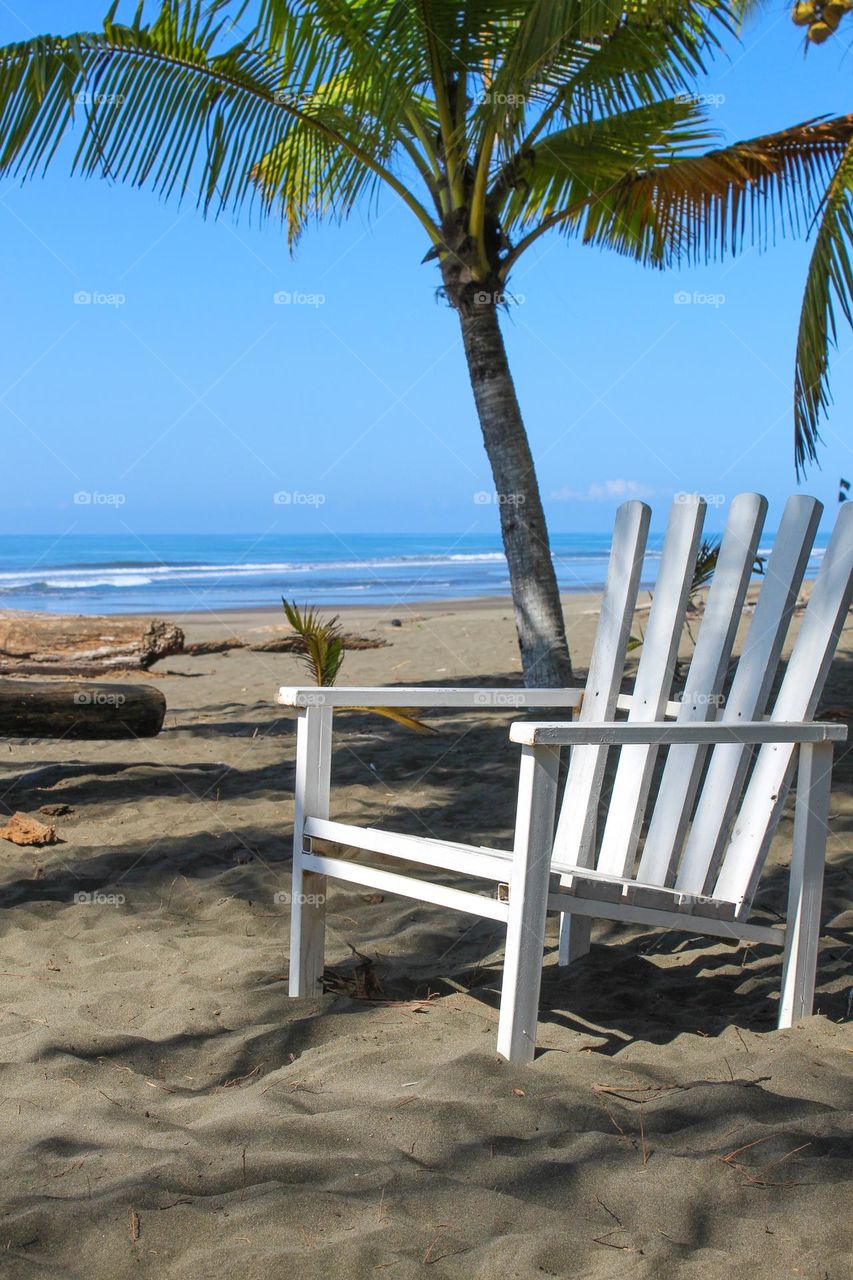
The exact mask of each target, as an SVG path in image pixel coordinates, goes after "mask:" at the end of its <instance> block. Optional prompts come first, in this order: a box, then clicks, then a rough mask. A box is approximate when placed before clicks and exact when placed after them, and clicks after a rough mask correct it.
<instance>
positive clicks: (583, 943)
mask: <svg viewBox="0 0 853 1280" xmlns="http://www.w3.org/2000/svg"><path fill="white" fill-rule="evenodd" d="M591 933H592V918H591V916H573V915H572V914H571V912H570V911H564V912H562V914H561V915H560V964H561V965H567V964H571V963H572V962H573V961H574V960H579V959H580V958H581V956H585V955H587V954H588V952H589V947H590V935H591Z"/></svg>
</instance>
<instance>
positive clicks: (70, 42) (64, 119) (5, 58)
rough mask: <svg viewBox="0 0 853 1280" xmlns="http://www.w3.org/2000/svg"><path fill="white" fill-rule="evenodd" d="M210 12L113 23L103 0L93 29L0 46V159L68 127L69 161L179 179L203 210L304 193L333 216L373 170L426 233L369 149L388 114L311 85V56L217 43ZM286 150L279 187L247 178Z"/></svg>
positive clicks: (38, 152) (96, 170) (53, 144)
mask: <svg viewBox="0 0 853 1280" xmlns="http://www.w3.org/2000/svg"><path fill="white" fill-rule="evenodd" d="M222 12H223V5H222V3H221V0H220V2H219V3H215V4H214V5H212V6H211V5H206V6H205V5H202V4H201V3H200V0H162V4H161V8H160V11H159V14H158V16H157V18H156V19H155V21H154V22H152V23H151V24H148V25H146V24H144V23H143V20H142V8H141V6H140V9H139V10H138V12H137V14H136V17H135V19H134V22H133V23H132V24H130V25H127V26H125V25H121V24H118V23H116V22H115V21H114V13H115V6H114V7H113V9H112V10H111V11H110V13H109V14H108V16H107V19H106V20H105V23H104V29H103V31H101V32H92V33H83V34H77V35H73V36H68V37H56V36H41V37H36V38H33V39H31V40H27V41H23V42H20V43H18V44H15V45H9V46H7V47H6V48H4V49H2V50H0V173H9V174H12V175H13V176H17V177H20V178H22V179H26V178H29V177H32V176H34V175H35V174H36V173H42V172H44V170H45V169H46V168H47V166H48V165H49V163H50V162H51V160H52V159H53V158H54V157H55V155H56V153H57V149H58V148H59V146H60V144H61V142H62V140H63V138H64V137H65V136H66V134H71V133H72V132H74V133H75V135H76V137H77V139H78V142H77V149H76V153H75V156H74V160H73V165H72V167H73V169H74V170H75V171H77V172H80V173H82V174H83V175H84V176H91V175H95V174H98V175H107V176H109V177H111V178H114V179H115V180H117V181H126V182H129V183H131V184H132V185H134V186H140V187H144V186H147V187H150V188H152V189H153V190H154V191H156V192H157V193H158V194H159V195H161V196H164V197H168V196H171V195H173V194H177V195H178V196H184V195H186V194H188V193H189V194H192V195H194V196H195V198H196V200H197V202H198V204H199V205H200V206H201V208H202V209H203V210H204V212H208V211H210V210H213V211H214V212H220V211H221V210H223V209H225V208H226V207H227V208H230V209H232V210H235V211H237V210H239V209H240V208H241V206H242V205H243V203H244V202H245V201H246V200H247V199H250V198H256V199H258V200H259V201H260V205H261V210H262V212H264V213H268V212H270V211H272V210H273V209H275V208H276V206H277V204H280V205H281V208H282V210H283V211H284V212H287V208H288V202H289V204H290V206H291V209H292V210H303V209H304V208H305V206H306V205H307V204H311V203H313V204H314V205H318V204H319V205H321V206H322V207H323V208H325V209H329V208H331V209H332V210H333V211H334V213H335V214H336V215H337V216H339V217H344V216H346V214H347V213H348V212H349V211H350V210H351V209H352V207H353V205H354V204H355V203H356V202H357V201H358V200H359V199H360V198H361V197H362V196H363V195H364V194H365V193H369V192H370V191H371V190H372V189H373V188H374V185H375V183H376V181H377V179H380V180H382V181H385V182H386V183H387V184H388V185H389V186H391V187H392V188H393V189H394V190H395V191H396V193H397V194H398V195H399V196H400V198H401V199H402V200H403V201H404V202H405V203H406V204H407V205H408V206H409V207H410V208H411V209H412V211H413V212H414V213H415V214H416V216H417V217H418V218H419V220H420V221H421V223H422V224H423V225H424V227H425V228H426V229H427V230H428V232H429V233H430V235H431V236H433V237H434V236H435V235H437V232H436V229H435V224H434V223H433V221H432V220H431V219H430V217H429V215H428V214H427V212H426V210H425V209H424V208H423V206H422V205H421V203H420V202H419V201H418V200H417V199H416V197H415V196H414V195H413V194H412V193H411V192H410V191H409V190H408V189H407V188H406V187H405V186H404V185H403V184H402V183H400V182H399V181H398V180H397V179H396V178H395V176H394V175H393V174H392V173H391V172H390V170H386V169H384V168H383V167H382V164H381V163H380V161H379V159H378V158H377V157H378V156H380V155H381V156H387V155H388V154H389V153H390V150H391V149H392V139H391V137H390V134H391V133H392V131H393V125H394V123H395V122H394V121H391V122H389V121H382V122H379V121H376V120H374V121H373V123H372V132H371V128H368V127H366V125H365V121H364V119H362V118H361V117H360V116H358V114H357V113H355V112H353V111H351V110H349V111H348V110H344V109H343V108H342V103H341V101H340V100H339V99H337V98H336V97H335V95H334V94H332V93H326V94H325V95H323V94H320V93H318V92H317V84H316V82H315V80H314V79H312V76H313V74H314V72H315V71H316V64H315V63H313V62H310V61H309V62H308V63H300V62H299V60H298V59H294V60H292V61H290V62H288V61H286V60H282V59H273V58H270V56H269V52H268V51H267V50H265V49H264V48H263V47H259V46H257V45H256V44H255V43H254V42H253V37H252V33H250V34H249V35H247V36H245V37H243V38H242V39H240V40H238V41H237V42H236V43H234V44H232V45H230V46H228V47H222V42H223V39H224V36H225V35H226V34H228V33H229V31H230V27H229V25H228V24H227V22H226V19H225V18H224V17H223V16H222ZM297 150H298V151H299V155H300V164H299V165H297V166H295V168H294V174H295V179H294V181H295V187H294V190H293V191H292V192H284V193H282V191H281V190H280V188H278V187H275V186H273V185H272V184H270V183H266V184H264V183H261V184H257V183H256V182H255V178H254V175H255V173H256V166H257V163H258V161H260V160H262V158H263V157H264V156H275V155H281V154H287V153H291V154H292V153H294V152H296V151H297ZM324 166H325V167H324ZM327 170H328V173H327ZM289 173H290V171H289V170H287V171H286V175H287V176H289ZM309 192H310V196H309Z"/></svg>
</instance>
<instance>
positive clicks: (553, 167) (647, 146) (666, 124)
mask: <svg viewBox="0 0 853 1280" xmlns="http://www.w3.org/2000/svg"><path fill="white" fill-rule="evenodd" d="M714 136H715V135H714V133H713V132H712V130H711V129H710V128H709V127H708V125H707V123H706V121H705V116H704V112H703V110H702V109H701V108H700V107H699V106H698V105H697V103H696V102H695V101H694V100H692V99H669V100H666V101H663V102H653V103H649V104H648V105H645V106H642V107H636V108H634V109H633V110H630V111H626V110H621V111H619V112H618V113H616V114H614V115H610V116H605V117H603V118H599V119H589V120H584V121H580V122H578V123H576V124H571V125H568V126H567V127H566V128H564V129H560V130H555V131H553V132H551V133H549V134H547V135H546V136H545V137H543V138H541V139H539V141H538V142H537V143H536V145H535V146H534V147H532V148H531V149H530V151H529V152H528V153H527V154H526V156H525V157H524V159H523V161H522V162H521V163H520V165H519V166H518V168H517V170H516V172H515V173H514V175H513V182H512V184H511V186H510V189H509V192H508V198H507V199H506V202H505V204H504V205H503V208H502V210H501V220H502V225H503V227H504V229H505V231H507V233H509V234H511V233H512V232H513V231H514V230H515V229H524V228H527V227H529V226H531V225H535V224H537V223H539V222H540V221H541V220H543V219H545V218H548V217H550V216H551V215H552V214H554V212H555V211H557V210H560V209H564V208H566V207H567V206H569V207H570V206H572V205H576V204H577V205H581V204H583V203H585V202H588V201H590V200H595V199H596V197H597V196H599V195H605V194H606V193H607V192H609V191H610V190H611V189H612V188H613V187H614V186H616V185H617V184H618V183H619V182H621V180H622V179H623V178H625V176H626V175H633V174H634V173H636V172H637V171H638V170H640V169H649V168H652V167H655V166H658V165H661V164H665V163H667V162H668V161H669V160H670V158H671V157H672V156H673V155H674V154H678V153H679V152H684V151H685V150H686V149H687V148H688V147H697V146H699V145H700V144H702V143H705V144H707V143H708V142H709V141H710V140H711V139H713V138H714ZM494 195H495V196H496V197H497V198H500V192H499V191H496V192H495V193H494Z"/></svg>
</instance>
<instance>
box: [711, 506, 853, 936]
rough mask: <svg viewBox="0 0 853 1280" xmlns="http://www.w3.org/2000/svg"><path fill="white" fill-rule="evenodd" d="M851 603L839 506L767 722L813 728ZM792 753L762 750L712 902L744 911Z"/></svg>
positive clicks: (847, 531) (848, 519)
mask: <svg viewBox="0 0 853 1280" xmlns="http://www.w3.org/2000/svg"><path fill="white" fill-rule="evenodd" d="M851 597H853V507H848V506H846V505H845V506H844V507H842V508H841V510H840V512H839V514H838V520H837V521H836V525H835V529H834V530H833V533H832V537H831V538H830V541H829V545H828V547H827V549H826V553H825V555H824V558H823V563H822V565H821V568H820V572H819V574H818V576H817V580H816V582H815V584H814V587H813V589H812V593H811V596H810V598H809V602H808V605H807V606H806V611H805V614H804V615H803V621H802V625H801V627H800V633H799V635H798V636H797V640H796V643H795V645H794V650H793V653H792V654H791V658H790V661H789V662H788V667H787V670H786V672H785V678H784V679H783V681H782V686H781V688H780V690H779V696H778V697H777V699H776V703H775V706H774V707H773V712H772V714H771V717H770V719H771V720H781V721H786V720H811V719H812V717H813V716H814V713H815V709H816V707H817V703H818V700H819V698H820V695H821V692H822V691H823V685H824V682H825V680H826V675H827V672H828V670H829V666H830V663H831V661H832V657H833V654H834V652H835V647H836V644H837V642H838V637H839V635H840V634H841V629H842V627H843V626H844V621H845V619H846V617H847V611H848V609H849V607H850V601H851ZM794 755H795V748H794V747H793V746H788V745H784V744H779V745H773V746H771V745H766V746H763V747H761V748H760V750H759V752H758V758H757V759H756V762H755V768H754V770H753V772H752V776H751V778H750V780H749V784H748V786H747V788H746V793H745V795H744V799H743V804H742V805H741V809H740V813H739V814H738V817H737V820H736V822H735V828H734V833H733V835H732V839H731V842H730V843H729V847H728V849H727V850H726V853H725V857H724V859H723V864H722V868H721V870H720V875H719V877H718V879H717V882H716V885H715V886H714V897H716V898H721V899H723V900H724V901H726V902H734V903H737V904H738V909H739V911H741V912H743V911H746V910H748V909H749V906H750V904H751V901H752V895H753V893H754V891H755V886H756V884H757V881H758V877H759V875H760V874H761V869H762V865H763V862H764V859H765V857H766V854H767V850H768V848H769V846H770V841H771V839H772V838H773V832H774V830H775V827H776V823H777V822H778V819H779V816H780V814H781V812H782V807H783V805H784V802H785V794H786V791H787V787H788V784H789V783H790V779H791V776H792V773H793V765H794Z"/></svg>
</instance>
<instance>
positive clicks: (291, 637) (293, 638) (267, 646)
mask: <svg viewBox="0 0 853 1280" xmlns="http://www.w3.org/2000/svg"><path fill="white" fill-rule="evenodd" d="M302 643H303V641H302V637H301V636H298V635H296V633H295V632H288V633H287V634H286V635H283V636H275V637H274V638H273V639H272V640H264V641H263V642H262V643H261V644H253V645H250V646H249V648H250V649H251V651H252V653H297V652H299V650H300V646H301V645H302ZM341 643H342V644H343V647H344V649H353V650H355V649H384V648H386V647H387V644H388V641H387V640H383V639H382V638H381V637H380V636H358V635H354V634H352V633H351V632H346V631H345V632H344V633H343V635H342V636H341Z"/></svg>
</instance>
